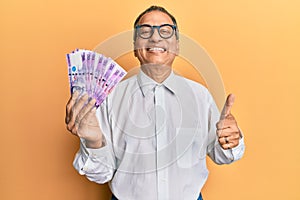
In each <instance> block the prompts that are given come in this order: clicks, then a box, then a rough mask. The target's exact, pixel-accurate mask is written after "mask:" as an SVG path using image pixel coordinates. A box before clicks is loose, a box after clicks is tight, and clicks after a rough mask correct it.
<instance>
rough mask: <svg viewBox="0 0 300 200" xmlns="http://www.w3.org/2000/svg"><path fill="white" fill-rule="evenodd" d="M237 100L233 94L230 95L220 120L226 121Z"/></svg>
mask: <svg viewBox="0 0 300 200" xmlns="http://www.w3.org/2000/svg"><path fill="white" fill-rule="evenodd" d="M234 100H235V96H234V95H233V94H229V95H228V96H227V99H226V102H225V104H224V107H223V109H222V112H221V116H220V120H223V119H225V117H226V116H227V115H229V114H230V110H231V107H232V106H233V103H234Z"/></svg>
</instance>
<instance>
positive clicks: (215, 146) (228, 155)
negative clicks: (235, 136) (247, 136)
mask: <svg viewBox="0 0 300 200" xmlns="http://www.w3.org/2000/svg"><path fill="white" fill-rule="evenodd" d="M208 115H209V116H208V119H209V122H208V147H207V152H208V156H209V157H210V158H211V159H212V160H213V161H214V162H215V163H216V164H229V163H232V162H234V161H237V160H239V159H241V158H242V156H243V154H244V151H245V144H244V137H241V138H240V140H239V144H238V146H236V147H234V148H232V149H228V150H225V149H223V148H222V147H221V145H220V143H219V142H218V136H217V134H216V129H217V128H216V123H217V122H218V121H219V119H220V113H219V110H218V108H217V106H216V104H215V102H214V100H213V98H212V97H211V96H210V95H209V112H208Z"/></svg>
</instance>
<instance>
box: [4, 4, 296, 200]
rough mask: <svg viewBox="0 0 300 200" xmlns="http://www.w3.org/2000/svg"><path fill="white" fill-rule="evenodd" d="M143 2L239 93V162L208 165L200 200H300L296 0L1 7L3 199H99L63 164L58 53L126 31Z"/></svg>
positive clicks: (66, 160) (72, 145)
mask: <svg viewBox="0 0 300 200" xmlns="http://www.w3.org/2000/svg"><path fill="white" fill-rule="evenodd" d="M152 4H159V5H163V6H165V7H166V8H167V9H168V10H169V11H170V12H171V13H172V14H174V15H175V16H176V18H177V20H178V24H179V28H180V31H181V33H183V34H185V35H188V36H190V37H191V38H193V39H194V40H195V41H197V42H198V43H199V44H201V45H202V46H203V47H204V48H205V49H206V50H207V52H208V53H209V54H210V56H211V57H212V59H213V60H214V62H215V63H216V65H217V66H218V69H219V71H220V73H221V75H222V78H223V81H224V85H225V88H226V92H227V93H229V92H232V93H234V94H235V95H236V102H235V105H234V107H233V113H234V115H235V116H236V118H237V120H238V123H239V125H240V127H242V130H243V132H244V133H245V139H246V145H247V149H246V153H245V156H244V158H243V159H242V160H240V161H239V162H236V163H234V164H232V165H228V166H217V165H215V164H213V163H212V162H211V161H209V169H210V172H211V173H210V177H209V180H208V182H207V184H206V186H205V188H204V189H203V191H202V192H203V196H204V198H205V199H206V200H220V199H231V200H248V199H249V200H250V199H278V200H279V199H291V200H294V199H300V191H299V179H300V149H299V147H298V144H299V141H300V136H299V135H300V133H299V119H300V118H299V116H300V112H299V111H300V109H299V105H298V104H299V102H300V89H299V87H300V81H299V78H298V76H299V74H300V61H299V59H300V55H299V54H300V53H299V47H300V37H299V36H300V12H299V8H300V1H297V0H289V1H286V0H251V1H250V0H249V1H240V0H232V1H221V0H220V1H204V0H199V1H196V0H195V1H192V0H184V1H175V0H168V1H167V0H165V1H163V0H160V1H150V0H147V1H142V0H128V1H122V0H119V1H114V0H110V1H100V0H97V1H96V0H86V1H83V0H81V1H78V0H72V1H71V0H68V1H63V0H62V1H60V0H52V1H50V0H49V1H46V0H39V1H37V0H27V1H17V0H2V1H1V2H0V25H1V30H0V58H1V59H0V67H1V72H0V92H1V97H0V128H1V129H0V133H1V145H0V152H1V157H0V199H3V200H6V199H9V200H19V199H26V200H31V199H43V200H47V199H49V200H53V199H56V200H59V199H61V200H65V199H72V200H86V199H89V200H93V199H95V200H96V199H97V200H99V199H104V200H105V199H108V197H109V192H108V188H107V186H106V185H104V186H101V185H97V184H95V183H91V182H89V181H87V180H86V179H85V178H84V177H82V176H80V175H78V174H77V172H76V171H75V170H74V169H73V167H72V160H73V156H74V154H75V152H76V151H77V148H78V139H77V138H75V137H73V136H72V135H71V134H69V133H68V132H67V131H66V129H65V124H64V115H65V103H66V101H67V100H68V98H69V86H68V77H67V65H66V60H65V54H66V53H67V52H70V51H71V50H73V49H75V48H78V47H80V48H86V49H93V48H94V47H95V46H96V45H97V44H99V43H100V42H102V41H104V40H105V39H107V38H108V37H110V36H112V35H114V34H117V33H120V32H122V31H126V30H130V29H131V28H132V24H133V22H134V19H135V18H136V17H137V15H138V14H139V13H140V12H141V11H143V10H144V9H146V8H147V7H149V6H150V5H152ZM121 60H122V59H121ZM122 62H123V63H124V65H126V62H125V61H124V59H123V60H122ZM125 67H126V66H125ZM189 76H190V77H191V78H193V77H194V74H189ZM195 79H197V78H195Z"/></svg>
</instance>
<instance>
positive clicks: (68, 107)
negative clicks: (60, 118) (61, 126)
mask: <svg viewBox="0 0 300 200" xmlns="http://www.w3.org/2000/svg"><path fill="white" fill-rule="evenodd" d="M78 96H79V92H78V91H75V92H73V93H72V95H71V97H70V99H69V101H68V103H67V105H66V118H65V121H66V123H69V119H70V112H71V109H72V107H73V106H74V104H75V102H76V100H77V98H78Z"/></svg>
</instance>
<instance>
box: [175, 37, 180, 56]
mask: <svg viewBox="0 0 300 200" xmlns="http://www.w3.org/2000/svg"><path fill="white" fill-rule="evenodd" d="M178 55H179V40H178V39H177V41H176V56H178Z"/></svg>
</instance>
